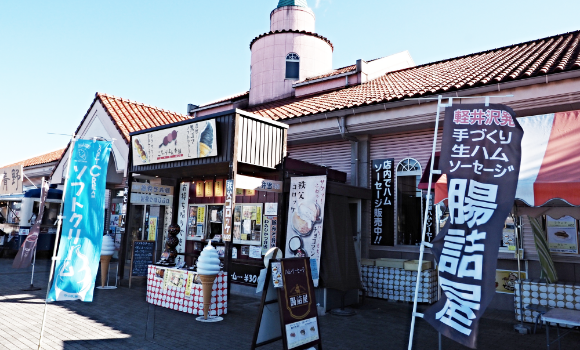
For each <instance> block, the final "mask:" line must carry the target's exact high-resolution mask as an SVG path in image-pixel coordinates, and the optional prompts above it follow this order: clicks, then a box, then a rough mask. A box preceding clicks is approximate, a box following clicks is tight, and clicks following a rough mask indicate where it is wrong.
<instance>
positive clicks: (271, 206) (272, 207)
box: [264, 203, 278, 216]
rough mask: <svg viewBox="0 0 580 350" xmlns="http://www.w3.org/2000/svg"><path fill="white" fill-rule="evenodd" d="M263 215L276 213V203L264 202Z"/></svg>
mask: <svg viewBox="0 0 580 350" xmlns="http://www.w3.org/2000/svg"><path fill="white" fill-rule="evenodd" d="M264 215H268V216H272V215H273V216H276V215H278V203H266V204H264Z"/></svg>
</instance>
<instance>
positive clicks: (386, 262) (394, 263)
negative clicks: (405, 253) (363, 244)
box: [375, 258, 406, 269]
mask: <svg viewBox="0 0 580 350" xmlns="http://www.w3.org/2000/svg"><path fill="white" fill-rule="evenodd" d="M405 261H406V260H405V259H391V258H380V259H377V260H376V261H375V265H376V266H382V267H394V268H397V269H402V268H403V267H404V264H405Z"/></svg>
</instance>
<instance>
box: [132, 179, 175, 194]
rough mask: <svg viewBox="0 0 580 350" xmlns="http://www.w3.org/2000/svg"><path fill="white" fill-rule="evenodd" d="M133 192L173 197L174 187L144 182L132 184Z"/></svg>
mask: <svg viewBox="0 0 580 350" xmlns="http://www.w3.org/2000/svg"><path fill="white" fill-rule="evenodd" d="M131 192H140V193H150V194H161V195H173V186H165V185H152V184H148V183H143V182H133V183H131Z"/></svg>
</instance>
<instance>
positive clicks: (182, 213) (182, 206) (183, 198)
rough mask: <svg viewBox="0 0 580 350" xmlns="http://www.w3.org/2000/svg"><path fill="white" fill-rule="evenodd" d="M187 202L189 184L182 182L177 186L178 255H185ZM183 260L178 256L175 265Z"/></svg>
mask: <svg viewBox="0 0 580 350" xmlns="http://www.w3.org/2000/svg"><path fill="white" fill-rule="evenodd" d="M188 202H189V182H182V183H181V184H179V208H178V210H177V225H179V228H180V229H181V231H179V233H178V234H177V238H179V244H178V245H177V247H175V249H176V250H177V252H178V253H180V254H183V253H185V241H186V235H187V209H188V208H187V207H188V204H187V203H188ZM182 260H183V256H181V255H178V256H177V258H176V259H175V263H179V262H181V261H182Z"/></svg>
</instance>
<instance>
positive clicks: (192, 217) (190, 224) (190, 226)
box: [187, 205, 197, 240]
mask: <svg viewBox="0 0 580 350" xmlns="http://www.w3.org/2000/svg"><path fill="white" fill-rule="evenodd" d="M196 235H197V205H190V206H189V214H188V215H187V239H188V240H191V239H193V238H194V237H195V236H196Z"/></svg>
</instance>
